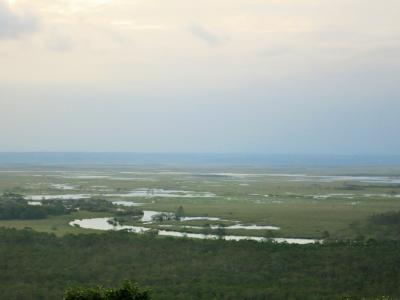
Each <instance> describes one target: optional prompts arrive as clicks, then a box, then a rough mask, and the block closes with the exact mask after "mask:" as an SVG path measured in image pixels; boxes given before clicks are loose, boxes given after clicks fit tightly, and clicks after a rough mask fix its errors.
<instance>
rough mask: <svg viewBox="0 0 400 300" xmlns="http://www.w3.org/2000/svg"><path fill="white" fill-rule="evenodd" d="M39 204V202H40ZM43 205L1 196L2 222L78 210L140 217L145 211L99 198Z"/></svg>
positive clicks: (47, 202) (40, 217)
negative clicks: (118, 205) (119, 205)
mask: <svg viewBox="0 0 400 300" xmlns="http://www.w3.org/2000/svg"><path fill="white" fill-rule="evenodd" d="M38 203H39V202H38ZM39 204H41V205H29V203H28V201H27V200H26V199H25V198H24V196H23V195H20V194H15V193H4V194H2V195H0V220H35V219H45V218H47V217H48V216H58V215H65V214H69V213H71V212H73V211H76V210H86V211H92V212H109V213H111V214H114V215H118V216H131V217H138V216H141V215H143V211H141V210H139V209H137V208H134V207H123V208H121V207H116V206H115V205H113V204H112V202H110V201H107V200H105V199H102V198H99V197H92V198H89V199H79V200H63V199H58V200H57V199H55V200H42V201H40V203H39Z"/></svg>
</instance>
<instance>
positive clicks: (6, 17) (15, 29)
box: [0, 0, 39, 39]
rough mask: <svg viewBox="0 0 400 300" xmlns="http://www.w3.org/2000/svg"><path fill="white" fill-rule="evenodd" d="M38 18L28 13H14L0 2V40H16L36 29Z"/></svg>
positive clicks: (3, 2)
mask: <svg viewBox="0 0 400 300" xmlns="http://www.w3.org/2000/svg"><path fill="white" fill-rule="evenodd" d="M38 21H39V20H38V17H37V16H36V15H34V14H31V13H28V12H21V13H18V12H15V11H13V10H12V9H11V7H10V6H9V4H8V3H7V2H5V1H3V0H0V39H12V38H18V37H20V36H22V35H25V34H29V33H32V32H35V31H36V30H37V29H38Z"/></svg>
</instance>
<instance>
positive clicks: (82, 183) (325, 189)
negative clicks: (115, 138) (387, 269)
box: [0, 167, 400, 238]
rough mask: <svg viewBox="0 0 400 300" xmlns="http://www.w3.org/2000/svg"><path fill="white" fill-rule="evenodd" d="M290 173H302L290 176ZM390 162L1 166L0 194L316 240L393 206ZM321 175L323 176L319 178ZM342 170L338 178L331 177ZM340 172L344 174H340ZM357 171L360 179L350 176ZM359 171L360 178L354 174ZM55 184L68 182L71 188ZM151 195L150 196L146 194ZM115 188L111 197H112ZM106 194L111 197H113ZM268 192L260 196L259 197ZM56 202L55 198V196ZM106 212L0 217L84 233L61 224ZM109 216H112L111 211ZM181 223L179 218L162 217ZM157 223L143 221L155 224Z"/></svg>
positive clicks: (399, 203)
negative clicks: (120, 207)
mask: <svg viewBox="0 0 400 300" xmlns="http://www.w3.org/2000/svg"><path fill="white" fill-rule="evenodd" d="M296 174H307V175H308V176H304V175H296ZM398 174H400V169H396V168H390V169H388V168H361V169H355V170H349V169H348V168H342V169H340V168H334V169H296V170H290V169H289V170H287V169H260V168H257V169H255V168H252V169H249V168H223V169H221V168H201V169H193V168H170V169H168V170H166V168H154V167H153V168H150V167H148V168H144V167H141V168H134V167H129V168H128V167H125V168H116V167H113V168H110V167H103V168H86V169H82V168H79V169H78V168H77V169H74V168H68V169H67V168H64V169H62V168H61V169H60V168H57V169H52V168H45V169H37V168H36V169H27V168H24V169H23V170H5V169H3V170H2V172H0V192H7V191H12V192H16V193H20V194H23V195H26V196H29V195H63V194H67V195H68V194H89V195H99V196H102V197H104V198H105V199H107V200H110V201H112V200H124V201H134V202H138V203H143V206H141V207H140V209H143V210H154V211H162V212H175V211H176V209H177V208H178V207H179V206H182V207H183V208H184V211H185V215H186V216H193V217H196V216H208V217H219V218H222V219H224V220H227V221H224V222H222V221H221V222H215V221H214V222H213V221H200V220H198V221H191V222H186V223H185V225H196V226H204V225H205V224H207V223H209V224H218V223H224V224H228V225H229V224H233V223H232V221H239V222H240V223H241V224H245V225H251V224H254V225H272V226H278V227H280V228H281V229H280V230H278V231H275V232H274V234H275V236H277V237H287V238H321V236H322V233H323V232H324V231H328V232H329V233H330V234H331V235H343V234H346V233H347V229H348V228H349V226H350V225H351V224H353V223H356V222H362V221H363V220H365V219H366V218H368V217H369V216H371V215H374V214H376V213H382V212H387V211H394V210H400V198H399V197H398V195H400V184H399V183H397V182H394V183H388V182H386V181H385V180H389V179H393V178H397V177H396V176H398ZM326 176H328V177H326ZM333 176H342V177H333ZM343 176H344V177H343ZM349 176H359V177H349ZM360 176H361V177H360ZM57 184H58V185H66V186H70V187H71V188H73V189H71V190H65V189H60V187H59V186H57ZM138 189H150V191H151V189H155V191H156V192H154V190H153V192H148V194H146V195H137V196H132V197H121V195H124V194H127V193H129V192H131V191H135V190H138ZM157 189H163V190H167V191H169V190H173V191H176V192H175V194H178V195H181V194H182V193H183V192H180V191H191V192H198V193H213V194H214V195H215V197H208V198H204V197H196V195H195V196H192V197H176V195H175V194H173V195H168V197H164V196H157ZM152 193H153V194H152ZM116 194H117V195H116ZM112 195H113V196H112ZM266 195H267V196H266ZM55 201H56V200H55ZM103 216H110V215H109V214H108V215H107V214H105V213H97V214H94V213H89V212H83V211H80V212H77V213H74V214H71V215H67V216H58V217H50V218H48V219H46V220H34V221H28V220H23V221H0V226H5V227H15V228H24V227H30V228H33V229H35V230H38V231H44V232H53V233H55V234H57V235H62V234H65V233H78V232H86V231H88V232H90V231H91V230H87V229H80V228H73V227H71V226H69V225H68V222H70V221H71V220H73V219H83V218H91V217H103ZM110 217H112V216H110ZM162 225H173V226H174V227H172V228H174V229H175V230H186V231H193V232H198V231H199V230H196V229H183V228H181V227H182V225H183V224H182V223H179V222H174V221H165V222H162ZM157 226H158V224H152V225H149V227H153V228H157ZM228 233H229V234H235V235H253V236H264V235H266V234H267V233H266V231H265V230H243V229H235V230H229V231H228Z"/></svg>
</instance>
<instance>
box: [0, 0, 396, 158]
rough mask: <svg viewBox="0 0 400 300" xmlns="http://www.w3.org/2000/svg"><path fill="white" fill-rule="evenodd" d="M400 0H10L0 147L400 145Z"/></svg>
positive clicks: (316, 149) (1, 41) (4, 9)
mask: <svg viewBox="0 0 400 300" xmlns="http://www.w3.org/2000/svg"><path fill="white" fill-rule="evenodd" d="M399 16H400V1H399V0H384V1H382V0H368V1H366V0H202V1H192V0H168V1H166V0H13V1H11V0H8V1H6V0H0V151H133V152H214V153H215V152H251V153H302V154H304V153H309V154H312V153H322V154H323V153H330V154H400V18H399Z"/></svg>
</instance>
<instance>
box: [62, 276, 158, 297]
mask: <svg viewBox="0 0 400 300" xmlns="http://www.w3.org/2000/svg"><path fill="white" fill-rule="evenodd" d="M150 299H151V298H150V292H149V291H148V290H142V289H141V288H139V286H138V285H137V284H135V283H133V282H131V281H125V282H124V283H123V285H122V287H121V288H116V289H113V288H109V289H108V288H104V287H101V286H99V287H96V288H85V287H78V288H70V289H68V290H67V291H66V292H65V294H64V300H150Z"/></svg>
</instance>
